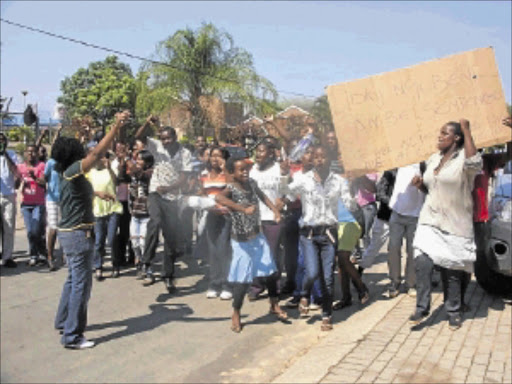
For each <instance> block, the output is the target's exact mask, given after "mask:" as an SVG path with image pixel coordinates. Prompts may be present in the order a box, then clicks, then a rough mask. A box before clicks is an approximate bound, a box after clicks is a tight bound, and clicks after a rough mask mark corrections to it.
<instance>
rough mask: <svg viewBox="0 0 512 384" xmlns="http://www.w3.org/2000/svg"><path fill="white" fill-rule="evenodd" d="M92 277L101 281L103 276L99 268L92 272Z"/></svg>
mask: <svg viewBox="0 0 512 384" xmlns="http://www.w3.org/2000/svg"><path fill="white" fill-rule="evenodd" d="M94 278H95V279H96V281H103V279H104V277H103V272H102V270H101V269H97V270H96V271H95V272H94Z"/></svg>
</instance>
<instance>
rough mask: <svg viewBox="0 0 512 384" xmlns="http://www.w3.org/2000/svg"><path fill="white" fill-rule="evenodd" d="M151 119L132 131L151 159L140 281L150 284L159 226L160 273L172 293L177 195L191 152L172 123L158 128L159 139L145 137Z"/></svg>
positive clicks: (189, 169) (188, 169) (177, 234)
mask: <svg viewBox="0 0 512 384" xmlns="http://www.w3.org/2000/svg"><path fill="white" fill-rule="evenodd" d="M151 123H153V124H154V123H155V122H154V121H153V120H152V119H151V117H150V118H148V120H147V121H146V123H145V124H144V125H143V126H142V127H140V128H139V130H138V131H137V133H136V134H135V138H136V139H141V140H143V141H145V142H146V149H147V150H149V151H150V152H151V154H152V155H153V157H154V159H155V166H154V170H153V175H152V176H151V181H150V184H149V195H148V210H149V222H148V226H147V233H146V244H145V248H144V254H143V256H142V264H143V268H144V270H145V275H146V276H145V279H144V284H145V285H148V284H152V283H153V282H154V280H155V278H154V276H153V273H152V271H151V270H150V268H149V267H150V265H151V261H152V260H153V258H154V257H155V251H156V247H157V245H158V233H159V231H160V229H162V234H163V237H164V242H165V249H164V260H163V273H162V277H163V280H164V283H165V286H166V288H167V291H168V292H169V293H172V292H174V291H175V289H176V288H175V286H174V282H173V277H174V262H175V260H176V257H177V256H178V255H177V253H178V245H179V244H178V242H179V241H180V239H181V233H180V225H181V224H180V220H179V211H178V198H179V195H180V193H181V187H184V186H185V184H186V180H187V177H188V174H189V173H190V172H192V164H191V158H192V155H191V153H190V151H189V150H188V149H186V148H184V147H183V146H182V145H180V143H178V140H177V136H176V130H175V129H174V128H172V127H163V128H161V129H160V131H159V132H158V137H159V139H153V138H150V137H146V135H145V134H144V131H145V130H146V128H147V126H148V125H149V124H151Z"/></svg>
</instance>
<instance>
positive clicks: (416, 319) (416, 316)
mask: <svg viewBox="0 0 512 384" xmlns="http://www.w3.org/2000/svg"><path fill="white" fill-rule="evenodd" d="M428 315H429V312H415V313H413V314H412V315H411V316H409V323H411V324H415V325H416V324H419V323H421V322H422V321H423V320H424V319H426V318H427V317H428Z"/></svg>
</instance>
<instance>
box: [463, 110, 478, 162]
mask: <svg viewBox="0 0 512 384" xmlns="http://www.w3.org/2000/svg"><path fill="white" fill-rule="evenodd" d="M460 128H461V129H462V133H464V151H465V152H466V158H468V157H473V156H475V155H476V153H477V150H476V146H475V142H474V141H473V136H472V135H471V131H470V130H469V121H468V120H466V119H460Z"/></svg>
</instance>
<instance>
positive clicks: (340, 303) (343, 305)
mask: <svg viewBox="0 0 512 384" xmlns="http://www.w3.org/2000/svg"><path fill="white" fill-rule="evenodd" d="M351 305H352V299H348V300H340V301H336V302H335V303H333V305H332V309H333V311H338V310H340V309H343V308H347V307H350V306H351Z"/></svg>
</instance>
